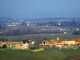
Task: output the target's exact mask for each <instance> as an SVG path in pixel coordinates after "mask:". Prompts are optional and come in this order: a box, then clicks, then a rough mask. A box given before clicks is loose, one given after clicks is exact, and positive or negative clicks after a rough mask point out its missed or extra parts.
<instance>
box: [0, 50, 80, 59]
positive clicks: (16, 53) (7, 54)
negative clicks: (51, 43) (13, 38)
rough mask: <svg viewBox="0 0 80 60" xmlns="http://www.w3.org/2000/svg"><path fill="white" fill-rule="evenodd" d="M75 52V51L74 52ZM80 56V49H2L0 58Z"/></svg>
mask: <svg viewBox="0 0 80 60" xmlns="http://www.w3.org/2000/svg"><path fill="white" fill-rule="evenodd" d="M73 52H74V53H73ZM78 56H80V49H70V50H51V49H44V50H43V51H39V52H32V51H29V50H11V49H9V50H0V60H23V59H24V60H63V59H67V60H70V59H72V58H75V57H78Z"/></svg>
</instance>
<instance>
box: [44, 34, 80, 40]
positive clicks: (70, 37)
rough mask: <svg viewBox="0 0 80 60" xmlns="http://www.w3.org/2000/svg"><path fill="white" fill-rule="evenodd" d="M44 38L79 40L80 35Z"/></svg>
mask: <svg viewBox="0 0 80 60" xmlns="http://www.w3.org/2000/svg"><path fill="white" fill-rule="evenodd" d="M45 37H46V38H49V39H56V38H57V37H59V39H77V38H80V35H68V36H45Z"/></svg>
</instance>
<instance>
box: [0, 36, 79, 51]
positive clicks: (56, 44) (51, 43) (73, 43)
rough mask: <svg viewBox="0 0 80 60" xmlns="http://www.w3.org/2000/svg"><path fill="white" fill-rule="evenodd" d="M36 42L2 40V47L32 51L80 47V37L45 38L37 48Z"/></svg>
mask: <svg viewBox="0 0 80 60" xmlns="http://www.w3.org/2000/svg"><path fill="white" fill-rule="evenodd" d="M36 46H37V45H36V44H35V42H34V41H31V40H28V39H27V40H22V41H20V42H13V41H4V42H2V41H1V42H0V49H4V48H5V49H25V50H31V51H34V52H36V51H41V50H44V48H55V49H56V48H57V49H79V48H80V38H77V39H75V40H74V39H63V40H59V37H57V39H56V40H55V39H51V40H43V41H42V43H40V44H38V48H36Z"/></svg>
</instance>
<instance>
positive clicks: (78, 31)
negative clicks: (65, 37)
mask: <svg viewBox="0 0 80 60" xmlns="http://www.w3.org/2000/svg"><path fill="white" fill-rule="evenodd" d="M72 34H73V35H80V30H75V31H73V33H72Z"/></svg>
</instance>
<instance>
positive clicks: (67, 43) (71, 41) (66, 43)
mask: <svg viewBox="0 0 80 60" xmlns="http://www.w3.org/2000/svg"><path fill="white" fill-rule="evenodd" d="M56 42H57V43H56V47H58V46H59V45H61V46H71V45H75V40H74V39H67V40H65V39H63V40H58V41H56Z"/></svg>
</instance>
